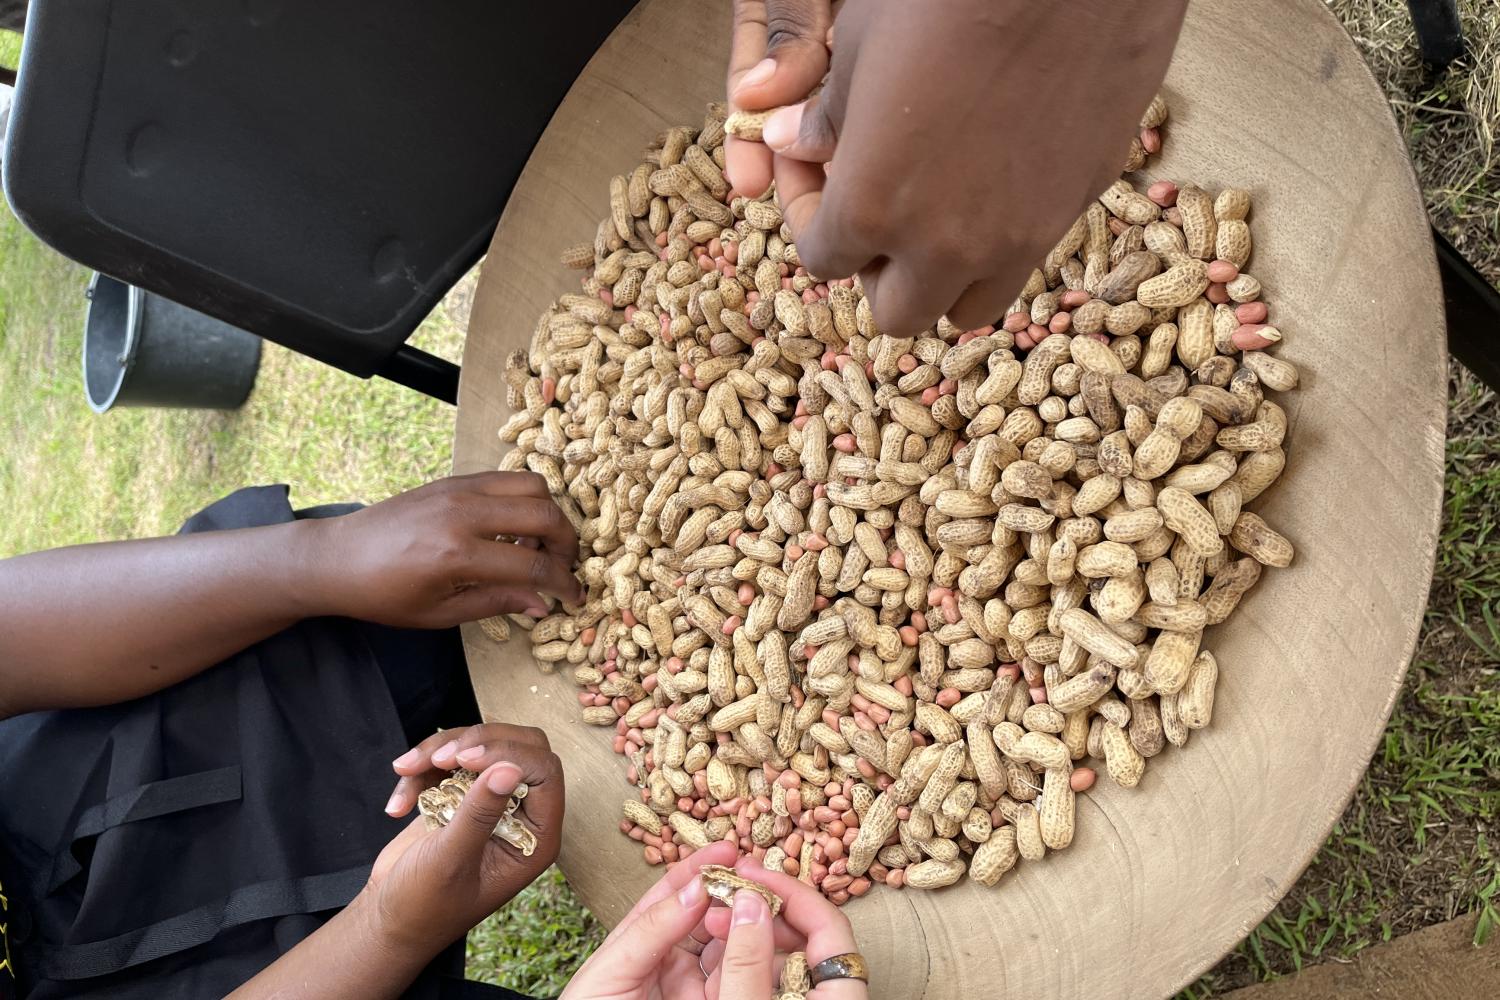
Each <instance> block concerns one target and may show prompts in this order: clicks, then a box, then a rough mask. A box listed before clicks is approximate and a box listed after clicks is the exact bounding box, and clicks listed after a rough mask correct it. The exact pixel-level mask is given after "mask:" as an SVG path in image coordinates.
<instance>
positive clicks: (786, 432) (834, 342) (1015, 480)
mask: <svg viewBox="0 0 1500 1000" xmlns="http://www.w3.org/2000/svg"><path fill="white" fill-rule="evenodd" d="M1165 117H1166V106H1165V104H1164V103H1163V102H1162V101H1161V99H1160V98H1158V99H1157V100H1156V101H1155V102H1153V104H1152V106H1151V108H1150V110H1149V111H1148V112H1147V116H1146V118H1145V119H1144V120H1143V122H1142V133H1141V138H1140V140H1139V141H1138V142H1137V143H1136V144H1135V148H1133V149H1132V152H1131V159H1130V161H1129V162H1128V163H1127V164H1126V167H1127V169H1134V168H1136V167H1139V166H1141V165H1142V163H1143V162H1144V161H1145V159H1146V156H1147V154H1149V153H1151V152H1154V151H1155V150H1156V149H1157V148H1159V144H1160V131H1159V129H1160V126H1161V124H1162V122H1163V120H1164V118H1165ZM734 125H735V123H731V126H730V127H734ZM725 129H726V123H725V120H724V113H723V110H722V109H721V108H711V109H710V111H709V114H708V116H707V118H706V120H705V121H704V123H703V125H702V126H701V127H699V128H688V127H684V128H673V129H670V130H668V131H666V132H665V133H663V134H662V135H661V136H659V137H658V138H657V140H656V141H655V142H654V143H653V144H652V145H651V147H650V148H649V149H648V150H647V152H646V154H645V157H644V160H643V162H642V163H640V164H639V165H638V166H636V167H635V169H633V170H631V171H630V172H629V173H627V174H622V175H620V176H618V177H616V178H614V180H613V181H612V182H611V184H610V191H609V194H610V214H609V217H608V218H606V219H604V220H603V221H602V222H601V223H600V225H599V229H598V232H597V235H596V237H595V239H594V242H593V243H592V244H591V245H589V244H584V245H580V246H577V247H574V248H571V249H569V250H567V251H565V253H564V255H563V260H564V263H565V264H567V265H568V266H571V267H575V268H579V269H582V270H585V271H586V272H587V274H586V276H585V277H584V278H583V290H582V292H581V294H570V295H564V296H562V297H561V298H560V299H559V300H558V301H557V302H556V303H555V304H554V305H553V306H552V307H551V308H550V309H549V310H548V311H547V313H546V314H545V315H543V316H542V317H541V319H540V321H539V322H538V323H537V326H536V333H535V337H534V339H533V341H532V344H531V347H530V350H529V352H517V353H516V354H514V355H513V356H512V357H511V358H510V359H509V362H508V364H507V368H506V371H505V380H506V383H507V391H508V397H509V401H510V404H511V405H512V407H513V408H514V409H515V414H514V416H513V417H512V418H511V419H509V420H508V421H507V422H506V423H505V425H504V427H503V428H502V429H501V430H500V436H501V438H502V439H503V440H505V441H507V442H513V443H514V445H515V447H514V449H513V450H511V451H510V452H509V454H508V455H507V456H506V458H505V460H504V462H503V463H502V468H505V469H521V468H527V469H531V470H534V471H535V472H537V473H539V474H541V475H542V476H544V477H545V478H546V480H547V482H548V483H549V485H550V487H551V489H552V492H553V493H554V494H555V495H556V496H557V498H558V500H559V503H560V504H561V505H562V507H563V509H564V511H565V512H566V514H567V516H568V517H569V518H570V519H571V520H572V522H573V524H574V526H575V527H576V528H577V530H578V532H579V535H580V539H581V545H582V553H583V560H582V566H581V570H580V576H581V578H582V579H583V581H584V583H585V585H586V588H587V595H588V596H587V599H586V602H585V603H584V604H583V605H582V606H579V607H568V608H565V609H563V610H562V611H560V612H559V613H555V614H552V615H550V616H548V617H545V618H543V619H541V620H539V621H536V622H534V623H533V622H531V621H530V620H529V619H523V618H516V619H514V622H515V623H516V624H519V625H521V626H522V627H526V628H529V629H530V636H531V642H532V644H533V647H532V648H533V652H534V654H535V657H536V659H537V660H538V661H540V662H541V664H542V666H543V668H544V669H546V670H553V669H562V670H565V671H566V672H567V674H568V675H569V676H570V677H571V678H572V679H573V680H574V681H575V682H576V684H577V685H578V701H579V703H580V706H581V709H580V710H581V712H582V717H583V721H585V722H587V723H589V724H591V725H595V726H599V727H601V728H602V729H606V730H612V731H613V738H614V749H615V751H616V752H618V753H620V754H622V755H624V756H625V757H627V758H628V760H629V766H628V769H627V771H626V774H627V777H628V780H629V782H630V784H631V785H632V786H633V790H632V792H631V794H630V795H629V796H628V797H627V798H626V800H625V803H624V807H623V819H622V821H621V823H620V829H621V830H622V831H623V832H624V833H625V834H627V835H629V836H630V837H632V838H634V839H635V840H637V841H639V842H641V844H642V851H643V854H644V856H645V859H646V860H647V861H648V862H650V863H652V864H660V863H662V862H671V861H675V860H677V859H679V858H681V857H684V856H686V855H688V854H690V853H691V852H692V851H693V850H695V849H697V848H700V847H703V846H704V845H706V844H708V843H709V842H711V841H714V840H730V841H735V842H737V843H738V844H739V846H740V848H741V849H742V850H744V851H747V852H753V853H754V854H755V855H756V856H757V857H758V858H760V860H761V861H762V862H763V863H764V864H765V865H766V866H767V867H771V868H777V869H780V870H782V871H784V872H786V873H788V874H790V875H794V876H796V877H798V878H800V879H802V880H804V881H806V882H809V883H812V884H816V885H819V886H821V888H822V890H823V892H824V893H825V894H826V895H827V896H828V897H829V898H830V899H832V900H833V901H835V902H837V903H843V902H846V901H847V900H848V899H849V898H850V897H853V896H860V895H863V894H864V893H866V892H867V891H869V889H870V888H871V887H872V886H873V885H874V884H875V883H884V884H885V885H887V886H891V887H894V888H901V887H903V886H908V887H911V888H920V889H930V888H937V887H941V886H947V885H952V884H954V883H955V882H957V881H959V880H960V879H962V878H963V877H964V876H965V874H966V873H967V875H968V877H969V878H970V879H972V880H973V881H975V882H978V883H980V884H983V885H994V884H995V883H996V882H998V881H999V880H1000V878H1001V876H1002V875H1003V874H1004V873H1005V872H1006V871H1008V870H1009V869H1011V868H1013V867H1015V866H1016V865H1017V864H1018V862H1020V861H1021V860H1023V859H1024V860H1026V861H1030V862H1035V861H1040V860H1041V859H1042V858H1043V857H1044V856H1045V855H1046V854H1047V852H1048V851H1057V850H1062V849H1063V848H1066V847H1067V846H1068V845H1069V844H1070V843H1072V841H1073V835H1074V825H1075V796H1076V795H1077V794H1078V793H1081V792H1087V791H1088V789H1089V788H1090V787H1091V786H1093V784H1094V783H1095V781H1096V769H1098V768H1101V767H1102V770H1103V771H1104V773H1105V774H1107V775H1108V776H1109V778H1110V779H1111V780H1113V781H1114V782H1116V783H1118V784H1120V785H1123V786H1126V787H1134V786H1135V785H1137V784H1139V783H1140V781H1141V778H1142V774H1143V772H1144V770H1145V768H1146V763H1147V761H1148V760H1149V759H1150V758H1151V757H1154V756H1155V755H1157V754H1159V753H1161V752H1163V751H1164V750H1165V748H1166V745H1167V744H1169V743H1170V744H1172V745H1174V746H1178V747H1180V746H1183V745H1184V744H1186V743H1187V742H1188V737H1189V735H1190V734H1191V733H1192V731H1193V730H1194V729H1199V728H1202V727H1204V726H1206V725H1208V724H1209V721H1210V718H1211V716H1212V713H1213V702H1214V688H1215V683H1216V680H1217V677H1218V672H1219V664H1218V662H1217V661H1216V660H1215V658H1214V656H1213V654H1212V653H1211V652H1210V651H1209V650H1208V649H1207V648H1205V647H1204V645H1203V640H1204V634H1205V632H1204V630H1205V629H1207V628H1208V627H1209V626H1213V625H1218V624H1220V623H1222V622H1224V621H1225V620H1226V619H1228V618H1229V617H1230V615H1231V613H1232V612H1233V611H1234V609H1235V607H1236V605H1237V604H1238V603H1239V602H1240V600H1241V598H1242V597H1243V596H1244V594H1245V593H1246V591H1248V590H1249V589H1250V588H1251V587H1252V586H1253V585H1254V584H1255V583H1256V581H1257V580H1258V579H1259V578H1260V575H1261V571H1262V569H1263V568H1264V567H1267V566H1276V567H1280V566H1286V565H1287V564H1288V563H1289V562H1290V561H1291V559H1292V546H1291V544H1290V543H1289V542H1288V541H1287V539H1285V538H1284V537H1282V536H1281V535H1279V534H1278V533H1277V532H1276V531H1275V530H1273V528H1272V527H1271V526H1270V525H1268V524H1267V523H1266V522H1265V521H1264V520H1263V519H1262V518H1261V517H1259V516H1258V515H1256V514H1255V513H1252V512H1251V511H1250V510H1249V506H1250V505H1251V504H1252V503H1253V502H1254V501H1255V499H1256V498H1257V497H1258V496H1260V494H1261V493H1262V492H1264V491H1265V490H1266V489H1267V488H1268V487H1269V486H1270V485H1271V484H1272V483H1273V482H1274V481H1275V480H1276V478H1277V477H1278V476H1279V475H1280V473H1281V471H1282V468H1283V465H1284V464H1285V455H1284V453H1283V450H1282V444H1283V437H1284V435H1285V432H1286V425H1287V421H1286V415H1285V413H1284V411H1283V410H1282V408H1281V407H1280V406H1278V405H1277V404H1276V403H1275V402H1273V401H1272V400H1271V399H1270V398H1269V393H1270V392H1283V391H1286V390H1289V389H1292V388H1293V387H1294V386H1295V385H1296V382H1297V373H1296V370H1295V369H1294V368H1293V367H1292V366H1291V365H1290V364H1288V363H1287V362H1286V361H1283V360H1281V359H1279V358H1277V357H1276V356H1275V355H1274V354H1271V353H1267V351H1266V349H1267V348H1273V347H1274V346H1275V345H1276V343H1277V342H1278V341H1279V340H1280V339H1281V334H1280V332H1279V331H1278V330H1277V329H1276V328H1275V327H1273V326H1269V325H1267V323H1266V321H1267V309H1266V305H1265V304H1264V303H1263V302H1262V301H1261V286H1260V283H1259V282H1258V281H1257V280H1256V279H1255V278H1254V277H1253V276H1252V275H1251V274H1250V273H1249V272H1248V271H1247V270H1246V267H1247V265H1248V263H1249V260H1250V256H1251V230H1250V227H1249V225H1248V223H1247V218H1248V216H1249V213H1250V199H1249V196H1248V194H1247V193H1246V192H1244V191H1240V190H1234V189H1226V190H1223V191H1220V192H1217V194H1213V193H1210V192H1206V191H1203V190H1200V189H1199V188H1198V187H1195V186H1193V185H1191V184H1186V183H1184V184H1182V185H1181V186H1180V187H1179V186H1177V185H1174V184H1172V183H1170V182H1167V181H1161V182H1158V183H1155V184H1153V185H1151V186H1150V187H1149V188H1148V189H1147V191H1146V192H1145V193H1141V192H1139V191H1137V190H1136V189H1135V188H1134V187H1133V186H1132V185H1131V184H1130V183H1129V182H1128V181H1127V180H1121V181H1119V182H1118V183H1116V184H1115V185H1113V186H1112V187H1110V188H1109V190H1108V191H1106V192H1104V193H1103V194H1102V195H1101V196H1100V198H1099V199H1098V200H1097V201H1096V202H1094V203H1093V204H1091V205H1089V207H1088V210H1087V211H1086V212H1085V213H1084V214H1083V215H1082V216H1081V217H1080V218H1079V219H1078V220H1077V222H1076V223H1075V224H1074V225H1073V226H1072V227H1071V228H1070V229H1069V230H1068V232H1067V233H1066V234H1064V235H1063V237H1062V239H1061V240H1059V241H1058V243H1057V245H1056V247H1055V248H1054V249H1053V250H1052V251H1051V252H1050V253H1049V254H1048V255H1047V258H1046V260H1045V261H1044V262H1043V263H1042V266H1041V267H1039V268H1038V269H1037V270H1035V271H1034V272H1033V273H1032V275H1031V278H1030V280H1029V281H1027V283H1026V286H1025V288H1024V290H1023V291H1022V293H1021V296H1020V298H1018V299H1017V300H1016V302H1015V303H1014V304H1013V305H1012V306H1011V307H1010V308H1009V310H1008V311H1007V313H1006V315H1005V316H1004V317H1003V319H1002V320H1001V321H1000V322H999V323H998V324H997V325H996V326H994V327H985V328H983V329H979V330H959V329H955V328H954V327H953V326H951V325H950V324H948V323H946V322H943V323H939V324H938V326H937V328H936V329H934V330H928V331H926V332H924V333H923V334H922V335H920V336H918V337H915V338H913V337H895V336H891V335H887V334H883V333H881V332H880V331H879V329H878V328H877V327H876V325H875V323H874V321H873V319H872V317H871V312H870V309H869V306H868V304H867V303H866V301H865V299H864V297H863V295H862V293H861V289H860V286H859V284H858V282H857V281H853V280H848V279H826V278H823V277H820V276H815V275H811V274H808V273H807V271H806V269H805V268H804V267H802V266H801V264H800V262H799V260H798V256H797V248H796V244H795V243H794V242H793V240H792V236H791V233H790V232H789V231H788V230H787V229H786V227H785V226H784V225H783V221H782V216H781V212H780V211H779V210H778V208H777V206H776V203H775V201H774V198H773V197H772V196H771V195H769V194H768V195H767V196H766V197H764V198H761V199H747V198H744V197H738V196H732V194H731V192H730V188H729V184H728V183H727V181H726V180H725V178H724V175H723V169H722V168H723V165H724V150H723V139H724V135H725ZM492 628H494V629H495V631H496V633H497V634H498V633H499V632H504V631H507V630H508V629H507V627H506V626H505V624H504V622H496V623H492ZM1229 668H1230V669H1233V665H1229ZM1100 762H1102V763H1100Z"/></svg>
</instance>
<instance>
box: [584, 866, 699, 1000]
mask: <svg viewBox="0 0 1500 1000" xmlns="http://www.w3.org/2000/svg"><path fill="white" fill-rule="evenodd" d="M686 874H687V876H688V877H687V879H686V880H685V881H684V882H683V884H682V885H680V886H676V887H674V888H672V889H670V890H669V891H668V892H667V894H666V895H665V896H664V897H663V898H661V899H658V900H656V901H655V902H654V903H652V904H651V905H650V906H648V907H646V908H645V909H643V910H642V911H641V912H640V913H639V914H638V915H637V916H636V918H635V919H634V920H632V921H630V924H629V926H628V928H625V927H623V925H622V929H623V933H618V934H611V935H610V936H609V937H608V938H607V939H606V940H605V942H604V944H603V946H602V947H600V949H599V950H598V951H597V952H595V953H594V957H593V958H591V959H589V962H588V964H587V965H586V966H584V968H583V970H582V971H581V972H579V974H578V975H577V976H575V977H574V978H573V982H572V984H570V987H569V989H570V990H575V991H577V992H579V993H581V994H582V995H584V996H590V995H593V994H594V993H595V992H596V988H600V987H606V986H607V987H609V988H608V989H607V991H606V992H602V993H600V995H609V996H615V995H620V994H622V993H625V992H628V991H629V990H632V989H635V988H638V987H639V985H640V984H642V983H644V982H645V981H646V980H647V979H648V977H650V976H652V975H654V974H655V973H656V972H657V971H658V968H659V966H660V963H661V961H662V957H663V956H665V955H668V954H670V953H672V952H674V951H676V945H677V942H679V941H681V940H682V939H683V938H684V937H686V936H687V934H688V932H689V931H691V930H692V929H693V926H694V925H695V924H696V923H698V921H699V920H701V919H702V918H703V911H704V910H706V909H708V892H707V891H706V890H705V889H704V887H703V879H702V877H700V876H699V874H698V869H697V868H696V867H693V868H691V869H690V870H689V871H688V872H687V873H686ZM668 878H670V875H669V876H668ZM663 881H664V882H665V881H667V879H664V880H663ZM660 884H661V883H658V885H660ZM681 954H683V955H684V956H685V957H687V958H688V961H691V962H694V963H696V959H694V958H692V957H691V956H687V955H686V953H685V952H683V953H681ZM580 980H581V981H582V982H580ZM580 986H582V987H583V988H582V989H578V987H580Z"/></svg>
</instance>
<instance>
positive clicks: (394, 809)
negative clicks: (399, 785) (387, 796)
mask: <svg viewBox="0 0 1500 1000" xmlns="http://www.w3.org/2000/svg"><path fill="white" fill-rule="evenodd" d="M404 802H405V799H404V798H402V795H401V793H400V792H392V793H391V800H390V801H389V802H387V803H386V804H385V814H386V815H387V816H395V815H396V814H398V813H399V812H401V806H402V804H403V803H404Z"/></svg>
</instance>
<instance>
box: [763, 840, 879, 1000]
mask: <svg viewBox="0 0 1500 1000" xmlns="http://www.w3.org/2000/svg"><path fill="white" fill-rule="evenodd" d="M735 870H736V871H737V872H738V873H739V874H740V875H741V876H743V877H744V878H748V879H750V880H751V881H752V882H759V883H760V884H761V885H763V886H765V887H766V888H767V889H770V890H771V891H772V892H774V893H776V895H778V896H780V897H781V901H782V906H781V917H782V919H784V920H785V921H786V922H787V923H788V924H790V925H791V926H792V927H793V928H794V929H796V930H797V931H799V932H801V933H802V934H805V935H806V936H807V948H806V949H805V950H806V952H807V963H808V965H809V966H812V965H817V964H818V963H819V962H821V961H823V960H824V959H828V958H832V957H833V956H835V955H843V954H846V953H848V952H851V951H858V950H859V949H858V947H857V945H856V943H855V940H854V929H853V928H852V927H851V926H850V925H849V918H848V917H846V916H844V914H843V913H842V912H841V911H840V910H839V908H838V907H837V906H834V905H833V904H832V903H830V902H829V901H828V900H827V899H826V898H824V896H823V894H822V893H821V892H819V891H818V890H817V889H814V888H813V887H812V886H810V885H808V884H806V883H805V882H799V881H798V880H797V879H794V878H792V877H791V876H790V875H783V874H782V873H781V872H773V871H769V870H767V869H765V868H762V867H761V866H760V865H758V864H755V863H754V862H753V859H742V860H741V862H740V864H739V865H737V866H736V867H735ZM868 995H869V990H868V988H867V987H866V985H865V984H864V983H862V982H860V981H859V980H857V979H833V980H829V981H828V982H826V983H824V984H823V985H821V986H819V987H818V988H817V989H815V990H813V991H812V993H810V994H808V996H809V997H816V998H817V1000H863V998H864V997H867V996H868Z"/></svg>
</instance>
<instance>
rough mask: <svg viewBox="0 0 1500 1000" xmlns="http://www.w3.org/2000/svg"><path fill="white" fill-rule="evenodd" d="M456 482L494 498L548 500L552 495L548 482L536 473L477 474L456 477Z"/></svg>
mask: <svg viewBox="0 0 1500 1000" xmlns="http://www.w3.org/2000/svg"><path fill="white" fill-rule="evenodd" d="M454 481H455V482H457V483H458V484H460V485H461V486H465V487H470V488H473V489H476V490H478V491H479V492H481V493H486V494H488V495H490V496H492V497H537V498H539V499H546V498H547V497H550V496H551V495H552V494H551V492H550V491H548V489H547V480H545V479H543V478H542V477H541V476H540V475H539V474H537V473H535V472H476V473H473V474H472V475H468V476H455V477H454Z"/></svg>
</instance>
